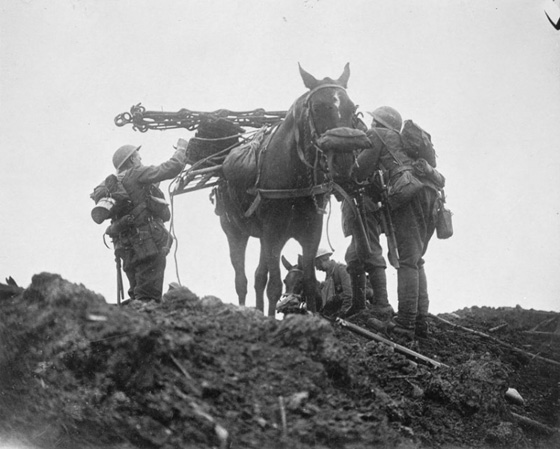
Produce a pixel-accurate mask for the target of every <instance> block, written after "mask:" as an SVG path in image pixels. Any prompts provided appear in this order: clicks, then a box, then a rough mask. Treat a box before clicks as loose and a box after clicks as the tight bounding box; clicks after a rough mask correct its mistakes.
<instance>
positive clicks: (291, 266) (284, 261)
mask: <svg viewBox="0 0 560 449" xmlns="http://www.w3.org/2000/svg"><path fill="white" fill-rule="evenodd" d="M282 265H284V268H285V269H286V270H288V271H290V270H291V269H292V268H294V266H293V265H292V264H291V263H290V262H288V259H286V258H285V257H284V256H282Z"/></svg>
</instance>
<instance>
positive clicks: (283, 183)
mask: <svg viewBox="0 0 560 449" xmlns="http://www.w3.org/2000/svg"><path fill="white" fill-rule="evenodd" d="M305 126H306V125H305V124H304V126H301V123H299V121H298V120H296V117H295V114H294V110H292V109H290V111H289V113H288V115H287V116H286V119H285V120H284V121H283V122H282V124H281V125H280V126H279V128H278V129H277V130H276V132H275V133H274V135H273V136H272V138H271V139H270V142H269V144H268V147H267V148H266V150H265V153H264V154H263V155H262V157H263V158H264V159H263V164H262V171H261V175H260V183H259V184H260V187H261V188H263V189H294V188H303V187H308V186H309V180H308V178H309V177H308V167H307V166H306V165H305V164H304V163H303V162H302V161H301V159H300V157H299V156H298V148H297V147H298V145H305V144H306V142H305V141H304V140H305V139H306V136H305V135H304V134H305V132H303V133H302V130H303V129H304V128H305ZM298 127H299V128H298ZM302 148H303V147H302ZM302 151H303V150H302Z"/></svg>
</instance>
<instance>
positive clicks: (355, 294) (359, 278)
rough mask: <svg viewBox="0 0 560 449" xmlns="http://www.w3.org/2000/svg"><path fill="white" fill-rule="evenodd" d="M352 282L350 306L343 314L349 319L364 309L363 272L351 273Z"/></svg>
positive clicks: (364, 286) (364, 283)
mask: <svg viewBox="0 0 560 449" xmlns="http://www.w3.org/2000/svg"><path fill="white" fill-rule="evenodd" d="M350 280H351V282H352V306H351V307H350V308H349V309H348V310H346V311H345V312H344V316H346V317H349V316H351V315H355V314H356V313H359V312H361V311H362V310H364V309H365V308H366V274H365V272H351V273H350Z"/></svg>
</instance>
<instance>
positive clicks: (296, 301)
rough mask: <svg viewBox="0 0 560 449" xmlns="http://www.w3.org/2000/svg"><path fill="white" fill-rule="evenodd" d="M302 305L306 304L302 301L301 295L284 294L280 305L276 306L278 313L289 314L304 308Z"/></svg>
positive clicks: (279, 302)
mask: <svg viewBox="0 0 560 449" xmlns="http://www.w3.org/2000/svg"><path fill="white" fill-rule="evenodd" d="M302 304H305V303H304V302H303V301H302V298H301V295H298V294H295V293H284V294H283V295H282V296H281V297H280V300H279V301H278V304H276V311H277V312H278V313H287V312H293V311H294V310H298V309H300V308H301V307H302Z"/></svg>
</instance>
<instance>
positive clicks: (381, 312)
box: [368, 267, 395, 320]
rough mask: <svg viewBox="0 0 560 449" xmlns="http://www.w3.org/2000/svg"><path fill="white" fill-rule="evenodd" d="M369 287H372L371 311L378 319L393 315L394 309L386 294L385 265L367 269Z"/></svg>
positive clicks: (385, 318)
mask: <svg viewBox="0 0 560 449" xmlns="http://www.w3.org/2000/svg"><path fill="white" fill-rule="evenodd" d="M368 274H369V279H370V282H371V287H372V289H373V300H372V301H371V304H372V306H373V309H372V312H373V313H374V314H375V315H376V317H377V318H379V319H380V320H387V319H389V318H391V317H392V316H393V314H394V313H395V311H394V310H393V307H392V306H391V304H389V298H388V295H387V275H386V272H385V267H375V268H373V269H370V270H369V271H368Z"/></svg>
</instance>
